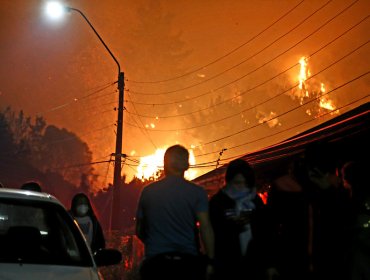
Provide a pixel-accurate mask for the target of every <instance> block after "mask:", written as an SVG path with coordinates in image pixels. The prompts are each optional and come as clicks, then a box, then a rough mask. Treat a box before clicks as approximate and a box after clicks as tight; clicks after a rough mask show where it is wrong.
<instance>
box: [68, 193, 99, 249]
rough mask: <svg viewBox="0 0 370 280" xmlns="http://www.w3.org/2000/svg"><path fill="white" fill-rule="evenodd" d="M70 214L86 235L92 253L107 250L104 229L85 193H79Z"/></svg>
mask: <svg viewBox="0 0 370 280" xmlns="http://www.w3.org/2000/svg"><path fill="white" fill-rule="evenodd" d="M70 213H71V215H72V217H73V218H74V219H75V220H76V221H77V223H78V225H79V226H80V228H81V230H82V232H83V233H84V235H85V238H86V240H87V242H88V243H89V244H90V247H91V250H92V252H96V251H97V250H99V249H103V248H105V239H104V235H103V230H102V227H101V226H100V223H99V221H98V219H97V218H96V215H95V213H94V210H93V208H92V206H91V203H90V200H89V198H88V197H87V196H86V195H85V194H84V193H78V194H76V195H75V196H74V197H73V199H72V203H71V210H70Z"/></svg>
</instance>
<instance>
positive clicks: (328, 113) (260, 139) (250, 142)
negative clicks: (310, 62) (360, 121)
mask: <svg viewBox="0 0 370 280" xmlns="http://www.w3.org/2000/svg"><path fill="white" fill-rule="evenodd" d="M366 98H369V95H366V96H364V97H361V98H359V99H356V100H355V101H352V102H350V103H347V104H346V105H343V106H341V107H338V108H336V109H335V110H333V111H329V112H327V113H324V114H321V115H319V116H318V117H317V118H314V119H309V120H307V121H304V122H302V123H299V124H297V125H294V126H291V127H288V128H286V129H283V130H280V131H278V132H275V133H272V134H269V135H267V136H263V137H260V138H257V139H255V140H252V141H248V142H244V143H242V144H238V145H235V146H231V147H227V148H225V149H226V150H227V151H229V150H233V149H236V148H240V147H243V146H246V145H248V144H252V143H255V142H259V141H262V140H265V139H268V138H271V137H273V136H276V135H279V134H281V133H284V132H287V131H289V130H292V129H295V128H298V127H300V126H302V125H305V124H308V123H310V122H314V121H317V119H319V118H323V117H325V116H328V115H331V114H332V113H333V112H337V111H339V110H342V109H344V108H346V107H348V106H351V105H353V104H356V103H357V102H360V101H362V100H364V99H366ZM218 153H219V151H214V152H209V153H204V154H199V155H194V156H195V157H196V158H198V157H203V156H208V155H212V154H218ZM243 155H245V153H244V154H242V155H237V156H236V158H238V157H241V156H243ZM232 158H234V157H232ZM228 159H230V158H226V159H223V160H222V161H224V160H228Z"/></svg>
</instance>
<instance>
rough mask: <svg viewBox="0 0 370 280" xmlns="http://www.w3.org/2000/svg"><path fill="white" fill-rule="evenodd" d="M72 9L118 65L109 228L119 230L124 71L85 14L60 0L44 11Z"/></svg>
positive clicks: (59, 12) (57, 15)
mask: <svg viewBox="0 0 370 280" xmlns="http://www.w3.org/2000/svg"><path fill="white" fill-rule="evenodd" d="M70 11H74V12H77V13H79V14H80V15H81V16H82V17H83V18H84V20H85V21H86V22H87V24H88V25H89V26H90V27H91V29H92V30H93V31H94V33H95V35H96V36H97V37H98V38H99V41H100V42H101V43H102V44H103V46H104V47H105V49H106V50H107V51H108V53H109V54H110V56H111V57H112V58H113V60H114V62H115V63H116V64H117V67H118V92H119V98H118V116H117V135H116V152H115V154H114V156H115V161H114V162H115V164H114V177H113V207H112V211H113V213H112V218H111V219H112V221H111V230H112V229H113V230H119V229H120V220H119V213H120V211H119V205H120V197H119V193H118V189H119V186H120V185H121V160H122V134H123V110H124V104H123V102H124V87H125V81H124V73H123V72H121V66H120V64H119V62H118V60H117V59H116V57H115V56H114V55H113V53H112V52H111V50H110V49H109V48H108V46H107V45H106V44H105V42H104V41H103V39H102V38H101V36H100V35H99V33H98V32H97V31H96V30H95V28H94V26H93V25H92V24H91V22H90V21H89V20H88V18H87V17H86V16H85V14H84V13H83V12H82V11H80V10H79V9H76V8H72V7H67V6H64V5H62V4H61V3H60V2H57V1H52V2H48V3H47V5H46V13H47V15H48V16H49V17H51V18H52V19H60V18H61V17H63V15H64V14H65V13H66V12H70Z"/></svg>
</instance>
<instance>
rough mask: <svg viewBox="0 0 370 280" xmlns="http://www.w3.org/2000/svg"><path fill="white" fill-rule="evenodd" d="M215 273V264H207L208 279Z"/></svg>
mask: <svg viewBox="0 0 370 280" xmlns="http://www.w3.org/2000/svg"><path fill="white" fill-rule="evenodd" d="M214 274H215V268H214V266H213V265H210V264H209V265H207V269H206V279H207V280H211V279H212V278H213V276H214Z"/></svg>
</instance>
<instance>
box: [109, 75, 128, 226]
mask: <svg viewBox="0 0 370 280" xmlns="http://www.w3.org/2000/svg"><path fill="white" fill-rule="evenodd" d="M124 88H125V78H124V74H123V72H119V74H118V92H119V95H118V110H117V111H118V113H117V115H118V116H117V135H116V152H115V155H114V156H115V158H114V177H113V201H112V203H113V206H112V215H111V217H112V221H111V230H120V229H121V227H120V224H121V217H120V216H121V215H120V214H121V211H120V191H119V190H120V187H122V177H121V171H122V167H121V162H122V157H123V156H122V136H123V110H124Z"/></svg>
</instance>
